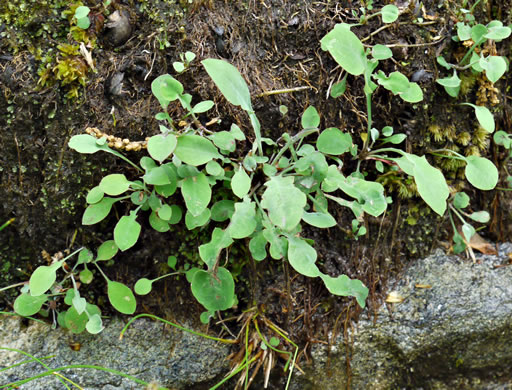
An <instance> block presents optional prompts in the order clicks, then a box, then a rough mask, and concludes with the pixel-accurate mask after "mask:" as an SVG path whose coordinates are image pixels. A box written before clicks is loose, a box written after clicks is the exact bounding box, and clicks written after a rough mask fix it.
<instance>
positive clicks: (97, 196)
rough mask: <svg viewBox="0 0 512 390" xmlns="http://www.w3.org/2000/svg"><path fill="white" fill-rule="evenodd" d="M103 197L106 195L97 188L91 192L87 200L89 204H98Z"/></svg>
mask: <svg viewBox="0 0 512 390" xmlns="http://www.w3.org/2000/svg"><path fill="white" fill-rule="evenodd" d="M103 195H105V193H104V192H103V191H102V190H101V188H100V187H99V186H96V187H93V188H91V189H90V190H89V192H88V193H87V197H86V198H85V200H86V201H87V203H89V204H94V203H98V202H99V201H100V200H102V199H103Z"/></svg>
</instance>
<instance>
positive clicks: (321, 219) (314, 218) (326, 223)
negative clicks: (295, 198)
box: [302, 212, 336, 228]
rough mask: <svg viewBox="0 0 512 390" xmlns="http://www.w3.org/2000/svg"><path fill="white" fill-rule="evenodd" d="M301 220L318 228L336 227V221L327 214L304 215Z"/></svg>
mask: <svg viewBox="0 0 512 390" xmlns="http://www.w3.org/2000/svg"><path fill="white" fill-rule="evenodd" d="M302 220H303V221H304V222H306V223H308V224H310V225H311V226H315V227H318V228H330V227H332V226H335V225H336V220H335V219H334V218H333V216H332V215H331V214H328V213H316V212H315V213H304V215H303V216H302Z"/></svg>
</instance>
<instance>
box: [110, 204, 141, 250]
mask: <svg viewBox="0 0 512 390" xmlns="http://www.w3.org/2000/svg"><path fill="white" fill-rule="evenodd" d="M135 218H137V214H135V213H134V212H133V211H132V212H131V213H130V215H129V216H128V215H124V216H122V217H121V219H120V220H119V221H118V222H117V224H116V226H115V228H114V241H115V243H116V245H117V247H118V248H119V249H121V250H122V251H125V250H127V249H129V248H131V247H132V246H134V245H135V243H136V242H137V240H138V239H139V235H140V230H141V226H140V224H139V223H138V222H137V221H136V220H135Z"/></svg>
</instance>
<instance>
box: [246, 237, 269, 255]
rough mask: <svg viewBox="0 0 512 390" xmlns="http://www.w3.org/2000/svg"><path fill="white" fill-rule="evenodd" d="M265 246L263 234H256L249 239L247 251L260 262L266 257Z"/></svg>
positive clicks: (265, 241)
mask: <svg viewBox="0 0 512 390" xmlns="http://www.w3.org/2000/svg"><path fill="white" fill-rule="evenodd" d="M266 245H267V240H266V239H265V236H264V235H263V232H262V231H261V232H258V233H256V234H255V235H254V237H252V238H251V240H250V241H249V250H250V251H251V255H252V257H253V258H254V260H256V261H261V260H263V259H265V258H266V257H267V251H266V249H265V246H266Z"/></svg>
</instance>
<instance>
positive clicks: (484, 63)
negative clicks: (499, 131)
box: [436, 2, 512, 133]
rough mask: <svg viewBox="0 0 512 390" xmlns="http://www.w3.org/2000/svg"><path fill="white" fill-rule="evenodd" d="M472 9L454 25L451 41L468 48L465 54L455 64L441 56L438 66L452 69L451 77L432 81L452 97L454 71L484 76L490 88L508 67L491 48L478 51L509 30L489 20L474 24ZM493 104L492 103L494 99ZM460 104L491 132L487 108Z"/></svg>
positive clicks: (456, 86) (491, 119) (456, 88)
mask: <svg viewBox="0 0 512 390" xmlns="http://www.w3.org/2000/svg"><path fill="white" fill-rule="evenodd" d="M477 3H478V2H477ZM475 6H476V4H475ZM475 6H473V7H472V9H471V10H470V11H467V12H464V14H465V21H459V22H458V23H457V35H456V36H454V37H453V38H452V39H453V40H454V41H456V42H462V43H463V44H464V46H469V49H468V51H467V52H466V53H465V54H464V56H463V57H462V59H461V60H460V61H459V62H458V63H457V64H450V63H448V61H446V59H445V58H444V57H443V56H439V57H437V62H438V63H439V65H441V66H442V67H444V68H445V69H446V70H453V74H452V76H450V77H445V78H442V79H438V80H436V82H437V83H438V84H440V85H442V86H443V87H444V89H445V91H446V93H448V95H450V96H452V97H454V98H456V97H458V96H459V92H460V91H461V85H462V82H461V79H460V78H459V76H458V72H462V71H468V72H471V73H472V74H485V77H486V78H487V80H488V81H489V82H490V83H491V85H492V84H494V83H496V82H497V81H498V80H499V79H500V78H501V77H502V76H503V75H504V74H505V72H506V71H507V68H508V64H507V61H506V59H505V58H504V57H502V56H499V55H496V54H495V52H496V49H495V48H491V49H481V46H482V45H483V44H484V43H486V42H492V45H494V42H501V41H503V40H504V39H506V38H508V37H509V36H510V34H511V32H512V29H511V28H510V27H507V26H504V25H503V23H502V22H501V21H499V20H493V21H491V22H489V23H488V24H487V25H485V26H484V25H483V24H477V23H476V22H475V20H474V17H473V15H472V14H471V11H472V10H473V9H474V7H475ZM492 45H491V44H489V45H488V46H489V47H491V46H492ZM477 51H479V54H477ZM486 54H487V55H486ZM489 88H491V87H488V86H484V91H483V92H481V94H485V89H489ZM479 100H482V101H483V102H485V101H486V100H487V98H485V99H483V98H480V99H479ZM494 103H496V100H495V101H494ZM462 104H465V105H468V106H471V107H472V108H473V109H474V111H475V114H476V118H477V120H478V122H479V124H480V126H481V127H482V128H484V129H485V130H486V131H488V132H489V133H492V132H494V126H495V125H494V117H493V115H492V113H491V111H490V110H489V109H488V108H487V107H485V106H483V105H481V104H482V102H480V105H478V102H477V105H474V104H471V103H462Z"/></svg>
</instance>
